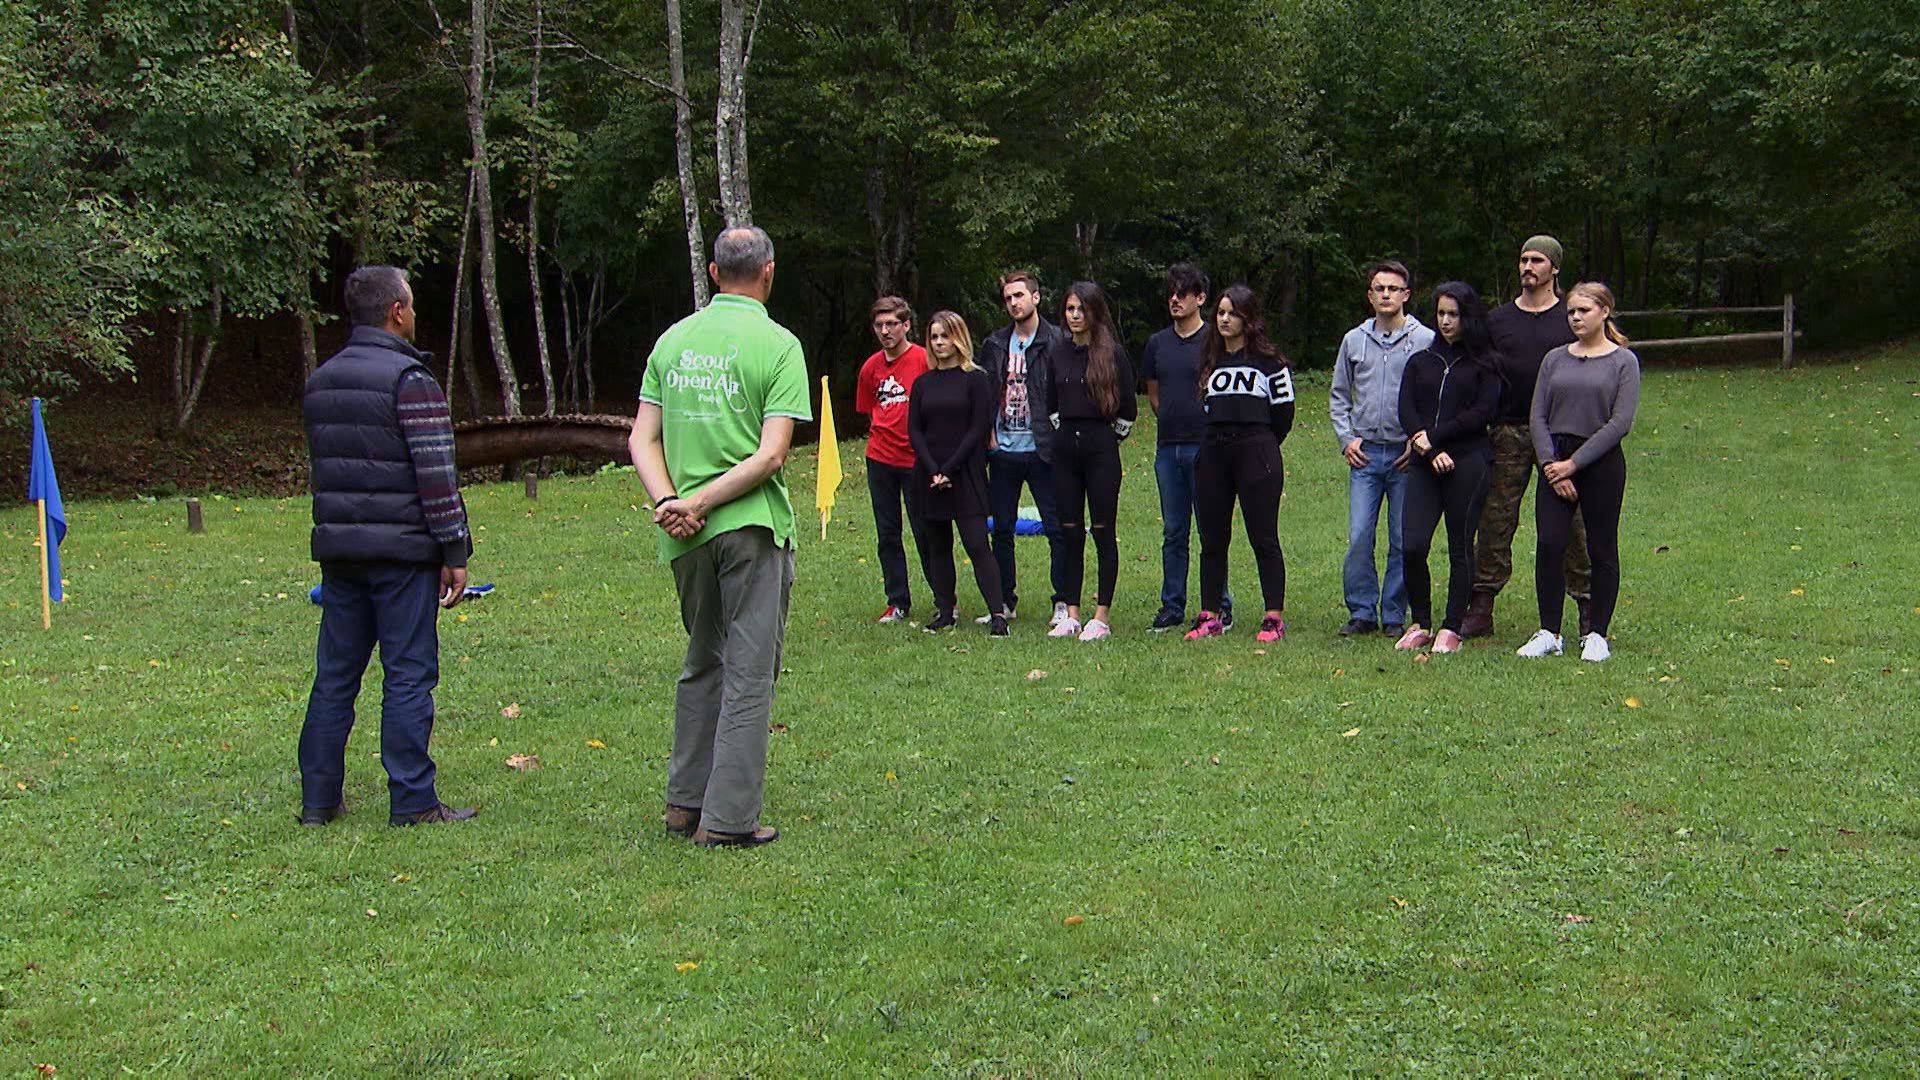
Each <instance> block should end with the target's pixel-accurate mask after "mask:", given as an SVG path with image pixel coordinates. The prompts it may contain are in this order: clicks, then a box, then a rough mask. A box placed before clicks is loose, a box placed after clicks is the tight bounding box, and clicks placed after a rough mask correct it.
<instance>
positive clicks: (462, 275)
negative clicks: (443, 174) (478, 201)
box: [447, 171, 473, 401]
mask: <svg viewBox="0 0 1920 1080" xmlns="http://www.w3.org/2000/svg"><path fill="white" fill-rule="evenodd" d="M472 264H473V173H472V171H468V173H467V204H466V206H465V207H464V208H463V210H462V212H461V216H460V258H459V261H458V262H456V263H454V270H453V331H452V333H451V334H449V335H448V337H447V399H448V400H449V401H451V400H452V399H453V384H454V381H455V380H454V375H453V373H454V365H456V364H457V363H459V359H460V355H461V350H462V348H463V347H464V346H465V343H466V335H467V322H468V320H470V319H472V318H473V304H472V303H470V302H469V300H468V293H469V290H470V289H472V287H473V286H472V284H471V283H470V282H468V281H467V267H469V266H471V265H472Z"/></svg>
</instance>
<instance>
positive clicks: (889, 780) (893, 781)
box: [887, 769, 900, 784]
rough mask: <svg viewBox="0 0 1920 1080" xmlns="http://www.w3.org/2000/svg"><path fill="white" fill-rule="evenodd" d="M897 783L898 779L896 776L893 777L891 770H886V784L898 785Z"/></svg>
mask: <svg viewBox="0 0 1920 1080" xmlns="http://www.w3.org/2000/svg"><path fill="white" fill-rule="evenodd" d="M899 782H900V778H899V777H898V776H895V775H894V774H893V770H892V769H888V770H887V783H889V784H897V783H899Z"/></svg>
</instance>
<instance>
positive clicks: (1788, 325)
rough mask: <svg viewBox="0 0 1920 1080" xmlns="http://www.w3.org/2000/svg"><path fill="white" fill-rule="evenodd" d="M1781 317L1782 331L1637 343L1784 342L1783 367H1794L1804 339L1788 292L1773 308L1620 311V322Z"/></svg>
mask: <svg viewBox="0 0 1920 1080" xmlns="http://www.w3.org/2000/svg"><path fill="white" fill-rule="evenodd" d="M1775 314H1777V315H1779V316H1780V329H1778V330H1764V331H1759V332H1756V333H1748V334H1702V335H1700V336H1698V337H1678V338H1651V339H1649V340H1646V341H1635V342H1634V343H1633V347H1634V348H1635V349H1636V350H1638V349H1658V348H1663V347H1668V346H1678V345H1705V344H1712V343H1714V342H1724V343H1732V342H1740V341H1778V342H1779V343H1780V366H1781V367H1792V366H1793V342H1794V339H1796V338H1798V337H1801V336H1802V334H1801V332H1800V331H1799V330H1796V329H1794V325H1793V294H1792V293H1788V294H1787V295H1786V297H1785V298H1784V299H1783V300H1781V302H1780V303H1779V304H1777V305H1775V306H1773V307H1714V308H1667V309H1664V310H1660V311H1616V312H1614V313H1613V317H1614V318H1616V319H1632V318H1651V317H1654V316H1660V315H1775Z"/></svg>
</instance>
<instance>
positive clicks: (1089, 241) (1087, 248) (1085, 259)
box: [1073, 221, 1100, 277]
mask: <svg viewBox="0 0 1920 1080" xmlns="http://www.w3.org/2000/svg"><path fill="white" fill-rule="evenodd" d="M1099 238H1100V223H1099V222H1097V221H1084V222H1079V221H1077V222H1074V225H1073V245H1074V249H1075V250H1077V251H1078V252H1079V253H1080V271H1081V273H1083V274H1085V275H1086V276H1087V277H1092V276H1093V245H1094V242H1095V241H1096V240H1098V239H1099Z"/></svg>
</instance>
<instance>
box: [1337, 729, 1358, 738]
mask: <svg viewBox="0 0 1920 1080" xmlns="http://www.w3.org/2000/svg"><path fill="white" fill-rule="evenodd" d="M1358 734H1360V729H1359V728H1357V727H1356V728H1348V729H1347V730H1345V731H1343V732H1341V733H1340V737H1341V738H1343V739H1351V738H1353V737H1354V736H1355V735H1358Z"/></svg>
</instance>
